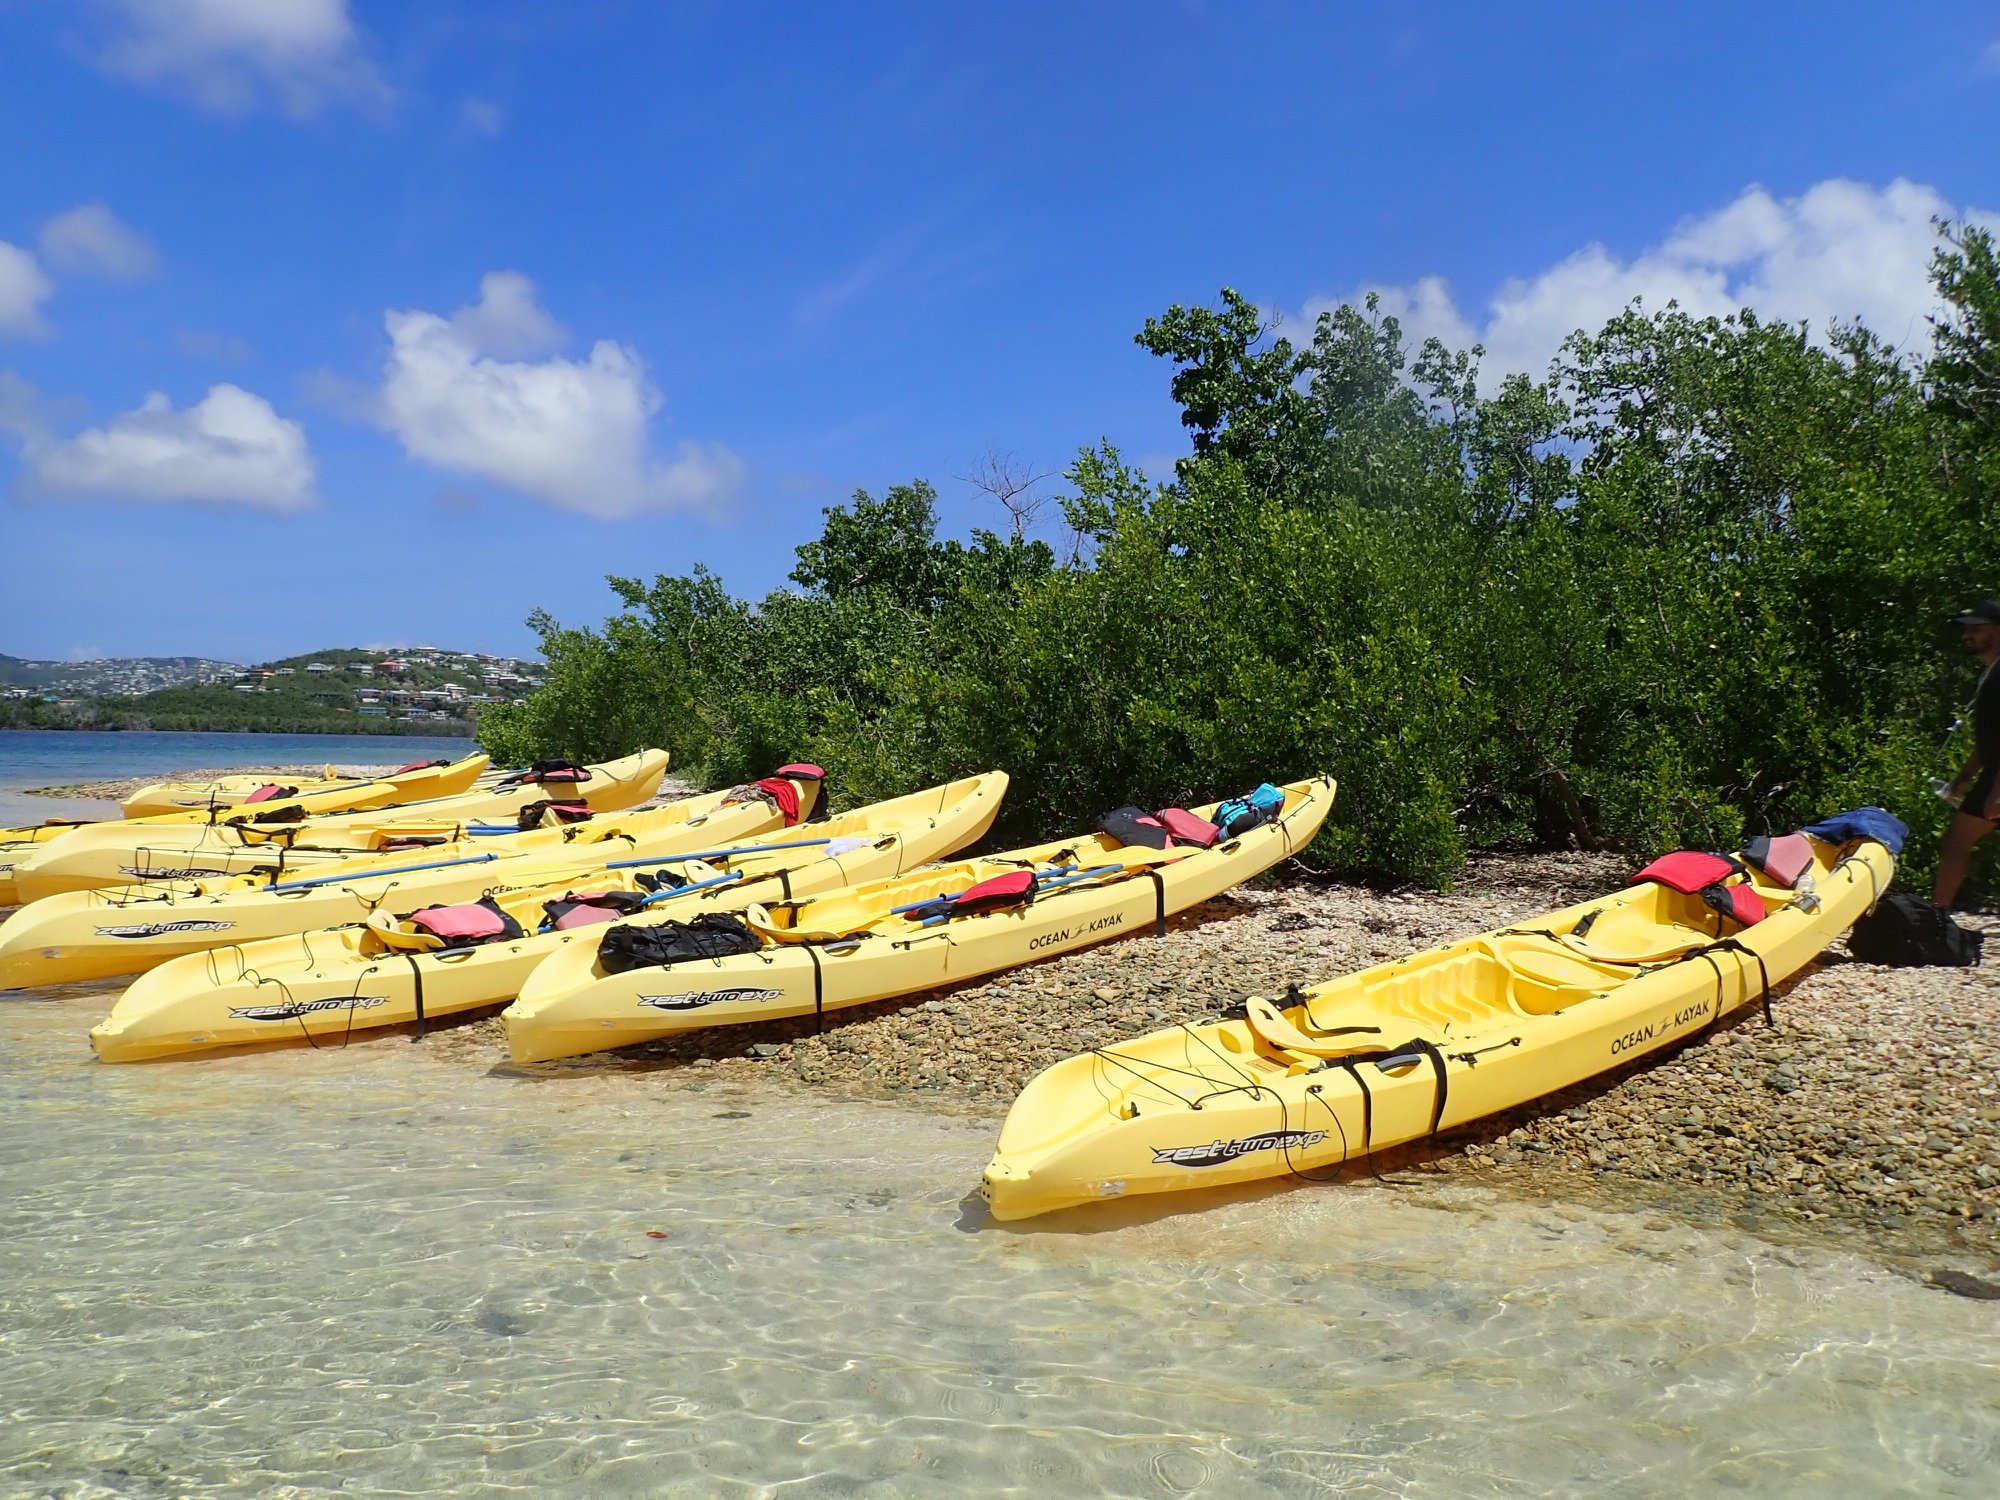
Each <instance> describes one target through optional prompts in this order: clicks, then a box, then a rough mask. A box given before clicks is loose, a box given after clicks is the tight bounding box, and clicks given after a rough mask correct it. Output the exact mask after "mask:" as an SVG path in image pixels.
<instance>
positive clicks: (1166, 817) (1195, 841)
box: [1153, 807, 1222, 849]
mask: <svg viewBox="0 0 2000 1500" xmlns="http://www.w3.org/2000/svg"><path fill="white" fill-rule="evenodd" d="M1153 816H1154V817H1156V818H1158V819H1159V820H1160V822H1161V823H1163V824H1164V825H1165V826H1166V830H1167V832H1168V833H1169V834H1170V835H1172V837H1173V841H1174V842H1175V843H1176V844H1192V845H1194V847H1195V848H1197V849H1207V848H1211V847H1213V845H1214V843H1215V841H1216V840H1217V839H1219V838H1221V837H1222V830H1221V829H1220V828H1217V827H1216V826H1215V825H1214V824H1213V823H1211V822H1209V821H1208V819H1206V818H1203V817H1197V816H1196V815H1195V814H1194V813H1191V812H1189V811H1188V810H1187V809H1186V808H1185V807H1163V808H1161V809H1160V810H1159V811H1158V812H1156V813H1154V814H1153Z"/></svg>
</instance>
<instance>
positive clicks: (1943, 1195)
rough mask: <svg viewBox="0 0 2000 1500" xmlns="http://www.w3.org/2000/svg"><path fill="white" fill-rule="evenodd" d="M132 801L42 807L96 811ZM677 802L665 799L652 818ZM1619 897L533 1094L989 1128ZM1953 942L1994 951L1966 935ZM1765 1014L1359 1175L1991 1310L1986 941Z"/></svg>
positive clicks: (1276, 905) (645, 1053) (1491, 914)
mask: <svg viewBox="0 0 2000 1500" xmlns="http://www.w3.org/2000/svg"><path fill="white" fill-rule="evenodd" d="M245 769H246V768H242V767H235V768H230V770H231V772H233V773H237V774H240V773H242V772H243V771H244V770H245ZM249 769H252V770H256V771H258V772H260V773H262V774H270V775H298V774H304V772H305V771H306V770H308V769H310V770H313V771H317V770H318V769H319V768H318V767H311V768H305V767H264V768H249ZM345 769H348V770H349V771H351V772H353V771H361V772H365V771H366V770H367V769H368V768H366V767H350V768H345ZM187 774H188V776H189V777H201V776H205V775H212V774H225V773H224V772H221V771H216V772H190V773H187ZM144 784H146V783H145V780H142V779H135V780H131V781H121V782H104V783H91V784H88V785H87V786H79V787H65V788H47V789H43V790H44V791H45V792H47V793H48V794H51V795H68V796H86V795H94V796H107V797H108V796H120V795H125V794H127V793H129V791H130V790H131V789H133V788H136V787H138V786H140V785H144ZM693 790H694V788H692V787H690V786H688V785H687V784H685V783H681V782H679V781H677V780H675V781H670V782H669V783H667V784H665V785H663V786H662V788H661V791H660V798H669V797H673V796H682V795H688V794H689V793H691V792H692V791H693ZM656 800H658V799H656ZM1628 874H1629V866H1628V862H1627V861H1626V860H1625V859H1623V858H1621V857H1617V856H1605V855H1587V854H1487V855H1482V856H1478V857H1476V858H1475V859H1474V860H1473V862H1472V863H1471V865H1470V866H1469V867H1468V868H1467V870H1466V871H1465V872H1464V874H1463V876H1462V878H1461V879H1460V881H1459V884H1458V886H1457V888H1456V889H1455V890H1453V891H1452V892H1450V893H1449V894H1444V895H1439V894H1436V893H1432V892H1428V891H1417V890H1397V889H1385V888H1380V887H1375V886H1369V885H1365V884H1358V883H1351V882H1342V881H1334V880H1325V879H1319V878H1312V877H1307V876H1305V875H1303V874H1301V873H1300V872H1299V871H1298V870H1297V868H1296V867H1288V869H1287V870H1284V871H1280V872H1276V873H1274V874H1273V875H1270V876H1266V877H1263V878H1262V879H1260V880H1258V881H1256V882H1254V883H1252V884H1251V885H1249V886H1246V887H1243V888H1241V889H1239V890H1237V891H1234V892H1231V893H1229V894H1227V895H1224V896H1222V897H1219V898H1217V899H1216V900H1213V901H1210V902H1208V903H1206V904H1205V905H1203V906H1201V907H1198V908H1196V909H1194V910H1192V911H1189V912H1185V913H1182V914H1181V915H1180V916H1178V917H1176V918H1174V919H1173V920H1172V921H1171V923H1170V924H1169V931H1168V932H1167V934H1166V936H1165V937H1163V938H1154V937H1150V936H1147V937H1140V938H1136V939H1128V940H1126V941H1123V942H1116V943H1111V944H1106V945H1104V946H1101V947H1098V948H1094V949H1090V950H1087V951H1085V952H1081V953H1074V954H1069V955H1066V956H1063V957H1060V958H1055V959H1050V960H1046V961H1044V962H1041V963H1038V964H1034V965H1031V966H1029V967H1027V968H1023V969H1017V970H1013V971H1011V972H1008V973H1004V974H999V975H996V976H994V977H993V978H991V979H989V980H985V981H982V982H975V983H971V984H966V985H962V986H959V987H956V988H953V989H948V990H942V991H937V992H934V993H930V994H925V995H918V996H913V997H910V998H907V999H904V1000H899V1001H889V1002H885V1003H882V1004H879V1005H871V1006H864V1007H858V1008H856V1009H853V1010H849V1011H845V1012H842V1013H840V1014H839V1015H838V1016H835V1017H830V1018H829V1020H828V1024H827V1027H826V1030H825V1032H824V1033H823V1034H819V1035H815V1034H813V1032H812V1027H811V1023H810V1022H809V1021H790V1022H777V1023H772V1024H769V1025H764V1026H744V1027H731V1028H726V1029H721V1030H716V1031H712V1032H695V1033H690V1034H687V1035H684V1036H681V1037H678V1038H674V1039H671V1040H669V1041H663V1042H658V1043H653V1044H650V1045H647V1046H644V1047H638V1048H632V1049H629V1050H627V1051H625V1052H621V1053H615V1054H608V1055H605V1056H602V1057H595V1058H579V1059H575V1060H573V1061H570V1062H565V1063H555V1064H546V1065H542V1066H540V1067H538V1068H536V1069H534V1070H533V1072H534V1073H535V1074H536V1075H537V1076H542V1077H560V1076H562V1075H563V1074H566V1073H590V1072H602V1071H607V1070H609V1071H618V1072H629V1073H633V1074H638V1075H651V1074H659V1075H661V1076H659V1077H658V1078H657V1079H651V1078H648V1079H645V1080H643V1081H642V1080H641V1079H638V1078H635V1080H634V1081H635V1084H637V1085H639V1086H641V1087H645V1086H668V1087H670V1086H672V1083H673V1075H674V1074H676V1073H679V1072H681V1071H682V1070H687V1071H689V1072H691V1073H692V1074H694V1075H695V1076H697V1077H699V1078H701V1079H703V1080H704V1081H706V1080H714V1081H716V1082H727V1081H731V1080H738V1081H746V1082H747V1081H753V1080H754V1081H759V1082H764V1083H775V1084H781V1085H784V1086H797V1085H803V1086H806V1087H809V1088H813V1089H817V1090H824V1091H827V1092H831V1093H835V1094H840V1095H845V1096H852V1097H863V1098H874V1099H887V1100H894V1101H900V1102H903V1103H905V1104H910V1105H914V1106H916V1107H920V1108H925V1109H930V1110H942V1111H948V1112H951V1113H953V1114H959V1115H968V1114H969V1115H972V1116H975V1117H978V1118H982V1119H990V1120H991V1121H992V1122H994V1123H995V1124H996V1125H997V1123H998V1121H999V1120H1000V1119H1001V1118H1002V1117H1003V1116H1004V1114H1005V1112H1006V1109H1007V1107H1008V1105H1009V1104H1010V1103H1011V1102H1012V1101H1013V1099H1014V1097H1015V1095H1016V1094H1017V1093H1018V1092H1019V1091H1020V1089H1021V1087H1022V1086H1023V1085H1025V1084H1026V1083H1027V1081H1028V1080H1029V1079H1030V1078H1032V1077H1033V1076H1034V1075H1035V1074H1036V1073H1037V1072H1039V1071H1040V1070H1041V1069H1043V1068H1045V1067H1047V1066H1048V1065H1050V1064H1051V1063H1054V1062H1056V1061H1058V1060H1060V1059H1061V1058H1064V1057H1067V1056H1070V1055H1072V1054H1073V1053H1076V1052H1078V1051H1081V1050H1083V1049H1085V1048H1088V1047H1092V1046H1098V1045H1103V1044H1105V1043H1108V1042H1115V1041H1117V1040H1118V1039H1120V1038H1122V1037H1126V1036H1130V1035H1134V1034H1137V1033H1140V1032H1145V1031H1150V1030H1154V1029H1156V1028H1158V1027H1160V1026H1164V1025H1170V1024H1173V1023H1175V1022H1178V1021H1189V1020H1195V1019H1198V1018H1200V1017H1203V1016H1207V1015H1211V1014H1214V1013H1215V1012H1216V1011H1218V1010H1220V1009H1223V1008H1224V1007H1226V1006H1228V1005H1231V1004H1233V1003H1234V1002H1236V1001H1237V1000H1239V999H1241V998H1242V997H1243V996H1244V995H1246V994H1260V993H1261V994H1278V993H1280V992H1282V990H1283V989H1284V987H1285V986H1286V985H1287V984H1289V983H1292V982H1303V983H1309V982H1312V981H1314V980H1317V979H1321V978H1325V977H1327V976H1329V975H1333V974H1337V973H1341V972H1344V971H1347V970H1351V969H1356V968H1362V967H1366V966H1367V965H1370V964H1374V963H1380V962H1383V961H1384V960H1387V959H1391V958H1396V957H1400V956H1402V955H1404V954H1407V953H1410V952H1413V951H1416V950H1418V949H1421V948H1425V947H1429V946H1432V945H1435V944H1438V943H1443V942H1449V941H1452V940H1454V939H1457V938H1461V937H1465V936H1469V935H1472V934H1474V933H1478V932H1482V931H1486V930H1488V929H1491V928H1494V927H1501V926H1506V925H1509V924H1511V923H1514V922H1517V921H1520V920H1522V919H1524V918H1531V917H1533V916H1536V915H1538V914H1539V913H1542V912H1546V911H1549V910H1552V909H1554V908H1557V907H1560V906H1564V905H1568V904H1570V903H1572V902H1574V901H1577V900H1581V899H1584V898H1586V897H1588V896H1592V895H1596V894H1599V893H1601V892H1603V891H1605V890H1608V889H1611V888H1613V887H1615V886H1616V885H1618V884H1619V883H1621V882H1622V881H1623V880H1624V879H1625V877H1626V876H1627V875H1628ZM1966 920H1968V921H1969V922H1970V923H1971V924H1973V925H1975V926H1979V927H1982V928H1984V929H1985V930H1987V931H1988V932H1994V933H2000V920H1996V919H1994V918H1992V917H1990V916H1988V917H1972V918H1968V919H1966ZM93 988H95V987H93ZM1775 1013H1776V1021H1777V1024H1776V1025H1775V1026H1774V1027H1770V1028H1767V1027H1766V1026H1765V1023H1764V1021H1763V1019H1762V1017H1761V1016H1760V1015H1759V1014H1758V1013H1757V1011H1756V1010H1755V1008H1746V1009H1745V1010H1743V1011H1740V1012H1738V1013H1737V1014H1736V1015H1735V1016H1733V1017H1731V1018H1730V1019H1728V1020H1727V1021H1725V1022H1724V1023H1723V1024H1722V1025H1720V1026H1717V1027H1715V1028H1713V1029H1712V1030H1711V1031H1708V1032H1705V1033H1702V1034H1699V1035H1697V1036H1696V1037H1695V1038H1693V1039H1691V1040H1690V1041H1689V1042H1687V1043H1685V1044H1683V1045H1681V1046H1679V1047H1677V1048H1674V1049H1672V1050H1670V1051H1668V1052H1664V1053H1658V1054H1653V1055H1651V1056H1649V1057H1647V1058H1645V1059H1642V1060H1640V1061H1639V1062H1637V1063H1635V1064H1633V1065H1632V1066H1630V1067H1628V1068H1625V1069H1622V1070H1619V1071H1616V1072H1613V1073H1608V1074H1604V1075H1601V1076H1600V1077H1598V1078H1596V1079H1593V1080H1590V1081H1589V1082H1587V1083H1584V1084H1580V1085H1578V1086H1576V1087H1574V1088H1572V1089H1568V1090H1565V1091H1563V1092H1561V1093H1559V1094H1556V1095H1553V1096H1550V1097H1549V1098H1546V1099H1543V1100H1540V1101H1537V1102H1536V1103H1534V1104H1532V1105H1529V1106H1526V1107H1524V1108H1522V1109H1519V1110H1515V1111H1511V1112H1509V1113H1507V1114H1504V1115H1499V1116H1494V1117H1491V1118H1489V1119H1486V1120H1482V1121H1478V1122H1474V1123H1473V1124H1471V1125H1468V1126H1465V1127H1462V1128H1460V1129H1458V1130H1455V1131H1452V1132H1448V1133H1447V1135H1446V1136H1445V1137H1443V1138H1441V1139H1440V1141H1439V1142H1438V1143H1437V1145H1435V1146H1426V1147H1423V1148H1406V1149H1403V1150H1400V1151H1395V1152H1387V1153H1382V1154H1381V1155H1380V1156H1378V1157H1377V1159H1376V1162H1375V1167H1376V1169H1377V1170H1378V1171H1380V1172H1381V1173H1383V1174H1385V1175H1386V1176H1388V1177H1389V1178H1390V1179H1391V1180H1392V1181H1393V1180H1395V1178H1396V1177H1397V1176H1398V1175H1399V1174H1408V1173H1427V1174H1447V1175H1450V1176H1452V1177H1454V1178H1456V1179H1461V1180H1472V1181H1480V1182H1488V1183H1491V1184H1492V1185H1494V1186H1496V1187H1504V1188H1505V1189H1506V1190H1507V1191H1509V1192H1526V1193H1531V1194H1536V1195H1541V1196H1546V1197H1547V1198H1549V1199H1550V1200H1552V1201H1554V1202H1556V1203H1557V1204H1560V1203H1561V1202H1564V1201H1574V1202H1586V1203H1590V1204H1592V1205H1593V1206H1598V1207H1612V1208H1628V1209H1629V1208H1640V1209H1644V1208H1656V1209H1658V1210H1660V1211H1662V1212H1688V1211H1694V1212H1699V1213H1702V1214H1704V1215H1707V1216H1711V1217H1721V1218H1729V1219H1732V1220H1734V1221H1736V1222H1738V1223H1741V1224H1743V1225H1745V1226H1746V1227H1754V1228H1756V1229H1758V1230H1759V1231H1760V1232H1766V1233H1776V1234H1780V1235H1782V1234H1784V1233H1788V1232H1789V1233H1799V1234H1807V1235H1810V1236H1812V1237H1814V1238H1826V1237H1829V1236H1831V1237H1834V1238H1845V1239H1849V1240H1852V1241H1854V1242H1856V1243H1857V1244H1860V1245H1864V1246H1865V1247H1866V1248H1868V1249H1869V1250H1871V1251H1873V1252H1875V1253H1877V1254H1883V1255H1888V1256H1891V1257H1893V1256H1896V1255H1907V1256H1911V1257H1921V1256H1927V1255H1936V1254H1938V1253H1941V1252H1948V1253H1955V1254H1956V1255H1957V1256H1958V1258H1959V1260H1960V1261H1961V1263H1965V1264H1970V1265H1973V1266H1975V1267H1977V1268H1978V1269H1979V1271H1980V1276H1979V1278H1977V1279H1976V1280H1974V1281H1973V1282H1971V1283H1969V1285H1970V1286H1971V1287H1972V1290H1970V1291H1968V1292H1967V1294H1968V1295H1984V1294H1985V1293H1986V1292H1991V1293H1992V1294H1993V1295H1995V1296H2000V937H1996V938H1995V940H1994V942H1993V944H1992V945H1991V946H1990V948H1989V952H1988V954H1987V959H1986V963H1985V965H1984V966H1983V967H1981V968H1978V969H1969V970H1968V969H1886V968H1879V967H1875V966H1872V965H1868V964H1863V963H1859V962H1857V961H1854V960H1852V959H1851V958H1849V957H1847V955H1846V954H1845V952H1844V948H1843V947H1842V946H1841V945H1836V946H1835V948H1834V949H1833V950H1832V951H1830V952H1829V953H1828V954H1826V955H1825V956H1823V957H1822V958H1821V959H1820V960H1819V961H1818V962H1816V963H1815V964H1814V965H1812V966H1811V967H1810V968H1809V969H1807V970H1806V971H1805V972H1804V973H1802V974H1800V975H1798V976H1796V977H1795V978H1794V979H1792V980H1791V981H1790V982H1789V983H1787V984H1786V985H1784V986H1782V987H1781V988H1780V990H1779V991H1778V995H1777V1000H1776V1007H1775ZM429 1045H430V1046H431V1047H433V1048H435V1049H436V1050H437V1052H438V1053H440V1054H442V1055H445V1056H449V1057H452V1058H453V1059H455V1060H463V1061H464V1062H466V1063H468V1064H472V1065H478V1066H487V1067H493V1068H499V1069H508V1068H511V1067H512V1064H511V1063H510V1062H509V1061H508V1058H507V1053H506V1048H505V1045H504V1041H503V1038H502V1034H501V1030H500V1026H499V1023H498V1021H497V1019H495V1018H493V1017H492V1016H487V1017H483V1018H478V1019H473V1020H469V1021H464V1022H460V1023H457V1024H447V1025H446V1026H444V1027H442V1028H440V1029H439V1030H438V1031H436V1032H435V1033H434V1034H433V1036H432V1037H431V1038H430V1041H429ZM1343 1180H1344V1181H1348V1182H1354V1183H1360V1182H1366V1181H1367V1180H1368V1172H1367V1169H1366V1168H1363V1167H1361V1166H1360V1165H1358V1164H1357V1165H1356V1166H1355V1167H1354V1168H1353V1169H1352V1170H1351V1172H1350V1173H1349V1174H1348V1175H1347V1176H1346V1177H1345V1178H1343ZM1988 1278H1992V1279H1990V1280H1989V1279H1988ZM1960 1289H1961V1290H1964V1288H1960Z"/></svg>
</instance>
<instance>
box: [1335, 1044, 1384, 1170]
mask: <svg viewBox="0 0 2000 1500" xmlns="http://www.w3.org/2000/svg"><path fill="white" fill-rule="evenodd" d="M1340 1065H1341V1067H1343V1068H1345V1069H1347V1073H1348V1076H1349V1077H1351V1078H1352V1079H1353V1080H1354V1086H1355V1087H1356V1088H1358V1089H1360V1090H1361V1154H1362V1156H1363V1157H1366V1158H1367V1159H1368V1160H1369V1161H1370V1163H1371V1165H1370V1166H1369V1168H1368V1170H1369V1171H1371V1172H1373V1171H1374V1170H1375V1168H1374V1166H1373V1165H1372V1163H1373V1160H1374V1158H1373V1157H1372V1156H1371V1155H1370V1153H1371V1152H1372V1151H1373V1150H1374V1148H1375V1096H1374V1094H1372V1093H1370V1092H1369V1089H1368V1080H1367V1079H1365V1078H1363V1077H1362V1076H1361V1064H1360V1063H1358V1062H1356V1061H1355V1060H1354V1059H1353V1058H1352V1057H1343V1058H1341V1059H1340ZM1378 1175H1379V1174H1378Z"/></svg>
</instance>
